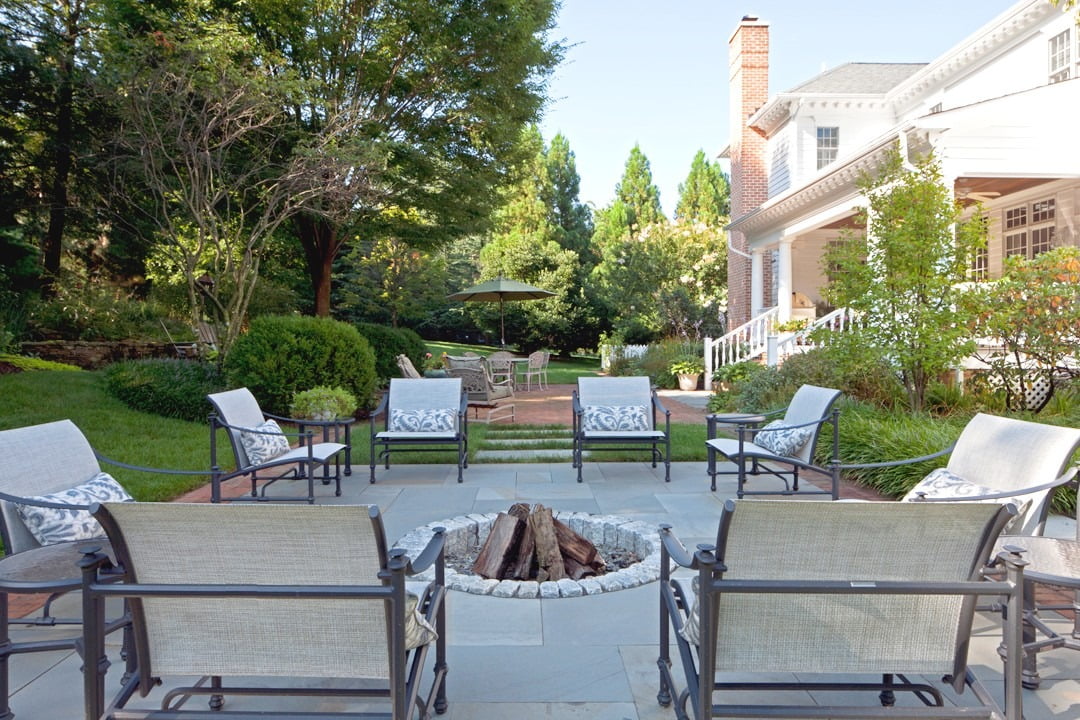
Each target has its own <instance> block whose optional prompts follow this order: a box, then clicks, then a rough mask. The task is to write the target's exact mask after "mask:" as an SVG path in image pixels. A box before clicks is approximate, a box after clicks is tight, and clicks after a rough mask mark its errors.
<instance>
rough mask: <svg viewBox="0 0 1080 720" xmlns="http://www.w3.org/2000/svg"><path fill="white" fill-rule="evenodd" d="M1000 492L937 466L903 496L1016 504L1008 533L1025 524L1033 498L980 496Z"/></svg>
mask: <svg viewBox="0 0 1080 720" xmlns="http://www.w3.org/2000/svg"><path fill="white" fill-rule="evenodd" d="M1000 492H1001V490H995V489H994V488H989V487H986V486H985V485H976V484H975V483H973V482H971V481H970V480H965V479H964V478H962V477H960V476H959V475H957V474H956V473H954V472H951V471H950V470H949V469H948V468H935V469H934V470H931V471H930V472H929V473H928V474H927V475H926V477H924V478H923V479H922V480H920V481H919V484H918V485H916V486H915V487H913V488H912V489H911V490H910V492H908V494H907V495H905V496H904V497H903V500H902V502H918V501H919V500H921V499H922V498H924V497H926V498H954V499H956V500H961V501H967V502H979V503H1000V504H1002V505H1005V504H1007V503H1012V504H1013V505H1015V506H1016V517H1014V518H1013V519H1012V520H1010V521H1009V522H1008V524H1007V525H1006V526H1005V529H1004V530H1003V533H1004V534H1006V535H1008V534H1009V533H1010V532H1015V531H1018V530H1019V528H1020V527H1021V526H1022V525H1023V521H1024V516H1025V515H1026V514H1027V509H1028V506H1029V505H1031V498H1023V499H1020V498H1017V497H1006V498H988V499H985V500H983V499H982V498H980V496H982V495H996V494H998V493H1000Z"/></svg>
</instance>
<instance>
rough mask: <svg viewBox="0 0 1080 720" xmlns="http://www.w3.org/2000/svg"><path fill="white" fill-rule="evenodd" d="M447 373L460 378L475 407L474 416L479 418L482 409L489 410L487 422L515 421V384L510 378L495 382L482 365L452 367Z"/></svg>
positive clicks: (471, 403) (470, 402) (471, 405)
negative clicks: (475, 366)
mask: <svg viewBox="0 0 1080 720" xmlns="http://www.w3.org/2000/svg"><path fill="white" fill-rule="evenodd" d="M446 374H447V375H448V376H449V377H452V378H460V379H461V386H462V387H463V388H464V389H465V393H466V394H467V395H468V397H469V407H471V408H473V412H474V415H473V418H474V419H479V417H480V410H481V409H484V410H486V411H487V416H486V422H489V423H492V422H495V421H496V420H509V421H510V422H513V421H514V402H513V401H514V385H513V381H512V380H510V379H503V380H500V381H499V382H495V380H494V378H493V377H492V375H491V374H490V373H489V372H488V371H487V369H486V368H485V367H484V366H483V365H482V366H481V367H479V368H470V367H458V368H450V369H449V370H447V371H446Z"/></svg>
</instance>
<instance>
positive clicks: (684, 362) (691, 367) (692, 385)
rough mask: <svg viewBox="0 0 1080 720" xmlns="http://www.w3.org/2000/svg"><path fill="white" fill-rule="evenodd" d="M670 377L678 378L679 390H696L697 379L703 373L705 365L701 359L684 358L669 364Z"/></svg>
mask: <svg viewBox="0 0 1080 720" xmlns="http://www.w3.org/2000/svg"><path fill="white" fill-rule="evenodd" d="M668 369H669V370H670V371H671V374H672V375H675V376H676V377H677V378H679V389H680V390H697V386H698V379H699V378H700V377H701V373H703V372H705V364H704V363H703V362H702V361H701V358H698V357H691V356H686V357H682V358H680V359H678V360H676V361H675V362H673V363H671V367H669V368H668Z"/></svg>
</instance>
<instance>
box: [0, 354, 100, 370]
mask: <svg viewBox="0 0 1080 720" xmlns="http://www.w3.org/2000/svg"><path fill="white" fill-rule="evenodd" d="M0 363H7V364H8V365H13V366H15V367H17V368H19V369H20V370H22V371H23V372H35V371H38V370H82V368H80V367H76V366H75V365H68V364H67V363H62V362H54V361H52V360H42V359H41V358H33V357H25V356H23V355H6V354H0Z"/></svg>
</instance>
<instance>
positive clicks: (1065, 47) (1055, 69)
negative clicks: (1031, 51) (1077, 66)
mask: <svg viewBox="0 0 1080 720" xmlns="http://www.w3.org/2000/svg"><path fill="white" fill-rule="evenodd" d="M1048 47H1049V51H1050V58H1049V60H1050V62H1049V65H1050V83H1051V84H1053V83H1057V82H1061V81H1063V80H1068V79H1069V78H1070V77H1071V75H1070V70H1071V69H1072V43H1071V32H1070V31H1069V30H1065V31H1063V32H1060V33H1058V34H1057V35H1055V36H1054V37H1052V38H1050V40H1049V46H1048Z"/></svg>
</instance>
